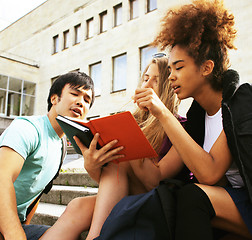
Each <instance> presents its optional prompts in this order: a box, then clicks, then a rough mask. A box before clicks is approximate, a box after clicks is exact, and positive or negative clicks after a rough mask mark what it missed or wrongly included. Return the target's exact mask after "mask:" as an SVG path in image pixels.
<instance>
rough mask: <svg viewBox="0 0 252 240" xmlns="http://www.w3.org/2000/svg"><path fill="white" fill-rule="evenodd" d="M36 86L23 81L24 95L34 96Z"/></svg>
mask: <svg viewBox="0 0 252 240" xmlns="http://www.w3.org/2000/svg"><path fill="white" fill-rule="evenodd" d="M35 90H36V84H35V83H31V82H26V81H24V89H23V92H24V94H29V95H33V96H34V95H35Z"/></svg>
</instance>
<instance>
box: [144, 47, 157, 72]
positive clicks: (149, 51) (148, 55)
mask: <svg viewBox="0 0 252 240" xmlns="http://www.w3.org/2000/svg"><path fill="white" fill-rule="evenodd" d="M140 51H141V75H142V73H143V71H144V69H145V68H146V66H147V65H148V64H149V63H150V61H151V59H152V55H153V54H155V53H156V52H157V48H156V47H144V48H141V50H140Z"/></svg>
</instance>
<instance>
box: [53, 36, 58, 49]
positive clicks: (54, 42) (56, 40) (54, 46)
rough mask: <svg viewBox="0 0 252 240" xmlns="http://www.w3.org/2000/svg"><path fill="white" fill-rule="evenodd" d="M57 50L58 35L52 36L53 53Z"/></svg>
mask: <svg viewBox="0 0 252 240" xmlns="http://www.w3.org/2000/svg"><path fill="white" fill-rule="evenodd" d="M57 52H59V35H56V36H54V37H53V53H57Z"/></svg>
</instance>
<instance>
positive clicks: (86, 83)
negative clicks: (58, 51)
mask: <svg viewBox="0 0 252 240" xmlns="http://www.w3.org/2000/svg"><path fill="white" fill-rule="evenodd" d="M66 84H69V85H70V86H71V87H78V88H79V87H83V89H85V90H89V89H91V90H92V99H91V104H90V107H91V106H92V105H93V102H94V98H95V94H94V82H93V80H92V79H91V78H90V77H89V76H88V75H87V74H85V73H83V72H70V73H66V74H64V75H61V76H59V77H58V78H57V79H56V80H55V81H54V83H53V84H52V86H51V89H50V92H49V96H48V98H47V104H48V105H47V110H48V112H49V111H50V109H51V107H52V103H51V97H52V96H53V95H54V94H56V95H57V96H59V97H60V96H61V93H62V89H63V88H64V87H65V85H66Z"/></svg>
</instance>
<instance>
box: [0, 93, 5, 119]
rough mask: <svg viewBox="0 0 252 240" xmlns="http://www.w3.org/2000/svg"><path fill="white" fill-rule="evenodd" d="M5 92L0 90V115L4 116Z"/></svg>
mask: <svg viewBox="0 0 252 240" xmlns="http://www.w3.org/2000/svg"><path fill="white" fill-rule="evenodd" d="M5 103H6V91H4V90H0V115H4V114H5Z"/></svg>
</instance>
